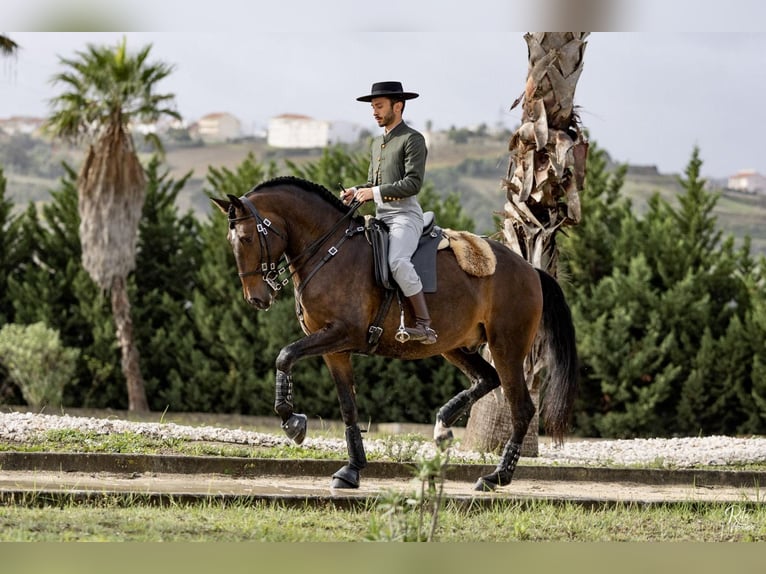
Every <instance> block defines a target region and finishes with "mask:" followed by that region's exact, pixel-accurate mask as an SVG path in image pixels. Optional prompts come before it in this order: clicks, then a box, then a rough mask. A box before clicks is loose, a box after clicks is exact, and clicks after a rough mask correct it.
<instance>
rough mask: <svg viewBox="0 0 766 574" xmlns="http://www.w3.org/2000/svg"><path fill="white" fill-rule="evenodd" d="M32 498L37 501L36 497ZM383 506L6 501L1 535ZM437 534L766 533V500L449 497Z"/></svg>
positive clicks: (209, 535) (757, 536) (293, 516)
mask: <svg viewBox="0 0 766 574" xmlns="http://www.w3.org/2000/svg"><path fill="white" fill-rule="evenodd" d="M30 502H32V501H30ZM383 518H384V517H383V509H382V508H381V507H380V506H378V505H375V504H373V505H370V506H368V507H365V508H356V509H351V510H344V509H339V508H335V507H332V506H328V507H326V508H316V507H313V506H308V505H307V506H306V507H305V508H297V509H296V508H288V507H286V506H282V505H280V504H278V503H277V504H270V503H265V502H255V503H252V504H248V503H243V502H236V503H233V504H232V503H229V504H227V503H222V502H210V503H202V504H172V503H171V504H170V505H169V506H166V507H156V506H144V505H142V504H140V501H138V500H137V501H136V504H128V505H126V504H125V503H124V502H119V501H116V500H113V501H110V500H107V501H102V502H100V503H89V504H79V503H76V502H74V501H72V502H65V503H62V504H57V505H56V504H54V505H34V504H11V505H6V506H0V541H2V542H11V541H28V542H43V541H47V542H52V541H57V542H66V541H113V542H118V541H132V542H160V541H175V542H192V541H205V542H245V541H253V542H255V541H261V542H342V541H345V542H352V541H365V540H378V539H379V538H377V536H376V528H377V526H376V525H377V524H379V523H380V521H381V520H382V519H383ZM433 539H434V541H437V542H466V541H471V542H511V541H578V542H606V541H633V542H648V541H665V542H670V541H673V542H675V541H695V542H724V541H729V542H747V541H759V542H763V541H766V507H765V506H757V507H752V506H745V505H737V504H733V505H732V504H729V505H724V504H720V505H719V504H715V505H704V506H701V505H694V504H681V505H664V506H650V507H642V506H641V505H636V504H619V505H617V506H613V507H601V508H587V507H583V506H580V505H577V504H571V503H565V504H552V503H547V502H517V501H504V502H501V503H498V504H494V505H493V506H492V507H491V508H482V507H476V508H470V507H468V508H466V507H465V506H464V505H461V504H457V503H452V502H448V503H447V504H446V506H445V507H444V509H443V510H442V511H441V512H440V514H439V525H438V527H437V528H436V531H435V533H434V538H433Z"/></svg>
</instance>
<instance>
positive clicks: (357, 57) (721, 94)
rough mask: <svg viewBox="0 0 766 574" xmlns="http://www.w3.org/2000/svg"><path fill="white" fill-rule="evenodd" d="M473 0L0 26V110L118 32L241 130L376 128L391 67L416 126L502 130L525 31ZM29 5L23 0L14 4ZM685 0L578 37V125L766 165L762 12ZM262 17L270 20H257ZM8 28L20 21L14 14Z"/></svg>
mask: <svg viewBox="0 0 766 574" xmlns="http://www.w3.org/2000/svg"><path fill="white" fill-rule="evenodd" d="M15 1H16V0H11V2H15ZM134 1H137V2H139V3H141V2H142V1H143V0H134ZM221 1H222V2H224V3H227V2H228V3H229V4H231V2H234V0H221ZM328 1H329V0H328ZM550 1H555V0H550ZM591 1H592V2H598V1H600V0H591ZM730 1H733V2H734V4H736V3H737V2H738V1H742V0H730ZM474 2H478V3H479V4H482V5H486V4H488V3H489V4H492V5H493V6H494V7H495V8H496V13H497V18H487V17H486V15H485V17H484V18H483V19H482V20H481V21H476V22H471V18H470V17H469V16H466V17H465V18H464V19H463V20H464V22H463V24H474V25H463V24H459V19H456V18H455V14H454V13H450V14H451V18H446V17H445V18H444V21H437V22H432V24H433V25H424V22H426V21H428V20H427V17H426V15H425V14H423V15H420V17H419V19H418V18H415V19H414V20H410V22H411V23H410V24H409V25H407V26H405V25H393V24H392V25H387V24H386V22H387V16H383V17H381V18H380V19H377V20H375V21H374V22H373V23H374V25H372V24H371V25H365V21H364V20H363V19H359V21H358V22H356V21H354V22H351V23H348V22H347V23H345V24H342V25H341V24H338V23H337V22H334V20H333V19H332V18H331V17H330V15H328V14H327V13H322V14H316V20H315V21H314V22H313V23H312V22H311V21H310V20H311V18H308V20H309V21H308V22H307V18H306V14H303V17H302V18H300V19H293V20H287V21H285V20H279V19H278V18H276V17H277V16H279V15H280V14H281V13H274V12H273V10H272V12H271V13H266V14H264V13H262V12H263V10H264V8H263V6H271V5H272V3H269V4H265V3H258V4H257V6H259V7H258V8H252V9H249V8H248V9H245V8H242V7H240V8H241V10H240V11H235V12H232V13H231V14H235V15H240V13H241V15H242V16H243V17H246V18H248V21H247V22H246V25H244V26H243V24H242V18H234V19H233V21H232V25H231V26H230V27H227V30H226V31H225V32H224V31H221V32H219V31H216V28H217V27H219V28H220V27H222V26H218V25H210V26H207V27H202V26H199V25H197V26H196V27H197V28H201V29H199V30H195V29H194V28H195V26H193V25H191V24H193V22H190V25H189V26H188V27H187V28H188V29H186V30H182V29H180V28H184V26H179V25H178V22H177V20H169V22H170V24H169V25H167V26H165V28H166V30H167V31H158V32H122V31H114V32H101V33H98V32H76V33H62V32H51V31H48V32H31V31H30V32H26V31H21V32H4V33H5V34H7V35H9V36H10V37H11V38H12V39H13V40H15V41H16V42H17V43H18V44H19V45H20V46H21V50H20V51H19V53H18V56H17V57H15V58H3V59H2V60H0V118H6V117H10V116H15V115H28V116H39V117H42V116H45V115H46V114H47V113H49V111H50V109H49V107H48V100H49V99H50V98H51V97H52V96H53V95H55V94H56V93H57V91H56V90H57V88H56V87H54V86H52V85H51V84H50V82H49V80H50V78H51V76H53V74H55V73H56V72H58V71H61V70H62V67H61V65H60V63H59V61H58V57H59V56H64V57H72V56H74V55H75V52H76V51H78V50H82V49H84V48H85V46H86V44H87V43H96V44H107V45H115V44H116V43H117V42H118V41H120V39H121V38H122V36H123V35H125V36H126V38H127V44H128V48H129V49H138V48H140V47H143V46H144V45H146V44H152V52H151V54H152V56H151V58H152V59H153V60H162V61H164V62H166V63H169V64H172V65H173V66H174V67H175V69H174V72H173V73H172V74H171V76H170V77H169V78H167V79H166V80H165V81H163V83H161V84H160V86H159V88H160V91H162V92H171V93H174V94H175V95H176V101H177V105H178V111H179V112H180V113H181V114H182V115H183V117H184V119H185V120H186V121H188V122H193V121H195V120H196V119H198V118H199V117H201V116H202V115H205V114H207V113H211V112H230V113H232V114H234V115H235V116H237V117H238V118H239V119H240V121H241V122H242V125H243V130H244V131H245V132H248V133H252V132H253V131H255V130H263V129H265V128H266V127H267V124H268V120H269V118H271V117H273V116H275V115H279V114H283V113H296V114H305V115H308V116H311V117H314V118H317V119H324V120H331V121H332V120H343V121H351V122H355V123H358V124H361V125H362V126H364V127H367V128H368V129H370V130H371V131H373V132H375V131H376V130H377V129H378V128H377V127H376V126H375V124H374V122H373V120H372V114H371V110H370V107H369V104H365V103H360V102H357V101H356V97H357V96H360V95H364V94H367V93H369V90H370V87H371V85H372V83H373V82H377V81H385V80H399V81H401V82H402V83H403V85H404V88H405V90H407V91H414V92H418V93H419V94H420V97H419V98H418V99H416V100H414V101H411V102H408V104H407V108H406V110H405V119H406V120H407V121H408V122H409V123H410V124H412V125H413V126H415V127H417V128H420V129H424V128H425V125H426V123H427V122H431V123H432V125H433V127H434V128H436V129H448V128H450V127H451V126H456V127H473V126H477V125H479V124H482V123H485V124H487V125H488V126H490V127H494V126H503V127H507V128H509V129H514V128H515V126H516V125H517V124H518V122H519V119H520V117H521V111H520V109H518V108H517V109H515V110H510V106H511V104H512V102H513V101H514V100H515V99H516V98H517V97H518V96H519V95H520V94H521V92H522V91H523V88H524V83H525V80H526V73H527V48H526V43H525V42H524V38H523V32H516V31H512V30H510V29H508V28H510V26H507V25H504V24H503V23H502V22H504V18H510V16H511V14H506V13H505V12H504V10H505V9H504V8H502V6H505V4H502V3H497V2H495V1H494V0H474ZM30 3H31V4H34V0H26V2H25V3H24V4H23V6H27V7H29V6H30ZM172 3H173V2H172V1H170V4H172ZM235 3H236V2H235ZM343 3H344V2H339V1H336V2H334V4H335V5H338V4H343ZM442 3H443V4H444V5H447V6H448V5H450V3H451V0H442ZM684 3H685V2H684V0H682V1H681V4H684ZM286 4H292V5H302V6H304V7H305V6H315V5H319V4H321V3H311V4H308V3H306V2H289V1H285V2H282V3H280V4H279V6H281V7H282V8H280V10H282V11H283V12H284V10H285V8H284V6H285V5H286ZM399 4H401V5H402V6H404V3H403V2H401V1H400V0H388V1H387V2H386V3H385V4H384V5H385V6H386V7H387V9H386V10H385V11H384V12H386V13H389V12H390V13H394V12H396V10H395V9H396V8H397V7H398V5H399ZM427 4H428V3H427V2H426V5H427ZM650 4H651V2H650ZM668 4H670V3H668ZM115 5H116V6H119V5H120V4H119V2H118V3H116V4H115ZM163 5H165V6H166V7H167V4H165V3H163ZM348 5H349V6H351V3H348ZM356 5H358V4H356ZM694 5H697V6H703V8H700V9H699V10H698V12H699V13H701V14H702V15H703V17H704V18H707V20H704V19H703V20H702V21H701V22H698V23H697V24H696V25H695V26H692V25H688V21H687V20H686V19H684V18H683V17H682V16H683V14H677V15H676V16H675V18H676V23H677V24H678V25H676V26H673V25H672V24H673V17H671V18H669V20H668V21H665V20H659V22H660V24H662V25H660V26H653V27H652V30H651V31H641V30H639V31H633V30H626V31H608V32H593V33H591V35H590V36H588V38H587V47H586V52H585V65H584V70H583V73H582V75H581V77H580V81H579V83H578V87H577V92H576V95H575V104H576V105H577V106H579V112H580V116H581V120H582V124H583V126H584V127H585V128H586V129H587V130H588V132H589V136H590V139H591V140H592V141H595V142H596V143H597V144H598V145H599V146H600V147H602V148H604V149H606V150H607V151H608V152H609V153H610V154H611V155H612V157H613V158H614V159H615V160H617V161H620V162H628V163H631V164H637V165H656V166H657V167H658V168H659V170H660V171H661V172H663V173H681V172H682V171H683V170H684V168H685V166H686V164H687V163H688V160H689V158H690V157H691V153H692V150H693V148H694V146H698V147H699V148H700V154H701V158H702V160H703V162H704V163H703V167H702V173H703V175H704V176H706V177H712V178H725V177H727V176H728V175H731V174H733V173H735V172H736V171H738V170H741V169H756V170H757V171H759V172H761V173H766V146H764V143H763V142H764V136H763V134H764V133H765V130H766V106H764V105H763V104H762V101H763V97H764V95H766V32H760V31H758V30H757V28H756V29H754V30H748V28H749V27H752V26H748V25H747V23H748V22H752V21H753V20H752V18H756V17H759V18H760V20H759V22H763V21H764V19H763V17H764V16H766V3H762V2H757V3H755V4H753V5H752V6H750V5H749V6H750V7H749V9H750V10H751V12H749V13H748V14H747V15H749V16H750V17H749V18H745V19H744V21H745V25H744V26H743V25H742V22H741V21H740V22H736V21H735V22H729V21H728V20H720V19H719V20H716V19H715V18H714V17H713V15H710V16H707V15H706V14H707V13H706V12H705V10H704V3H702V4H699V3H697V4H694ZM381 6H383V5H381ZM666 6H667V5H666ZM761 6H763V8H761ZM336 7H337V6H336ZM489 7H490V8H491V7H492V6H489ZM669 10H671V9H670V8H667V9H663V13H667V12H668V11H669ZM671 11H672V10H671ZM416 12H417V10H416ZM447 12H449V10H447ZM16 14H17V15H18V14H19V13H16ZM418 14H419V13H418ZM418 14H416V16H417V15H418ZM281 15H282V16H284V14H281ZM739 15H740V16H742V15H743V13H742V12H741V11H740V12H739ZM308 16H313V13H310V14H309V15H308ZM162 17H163V14H162V13H159V14H157V13H154V15H153V18H154V20H157V19H160V20H162ZM134 19H135V15H134ZM437 20H438V19H437ZM274 21H278V22H280V23H279V25H274V26H269V25H268V22H274ZM211 22H212V21H211ZM498 22H500V24H498ZM595 23H596V24H598V22H595ZM163 24H164V22H163ZM215 24H218V22H217V21H216V22H215ZM310 24H311V25H310ZM323 24H326V25H323ZM608 24H609V25H605V26H603V27H605V28H610V27H611V28H615V29H616V28H621V27H622V26H621V20H620V18H612V20H611V21H610V22H609V23H608ZM737 26H740V27H741V28H744V31H737V30H736V27H737ZM28 27H31V26H28ZM136 27H138V26H136ZM143 27H144V29H151V28H153V27H154V26H150V25H148V24H147V23H144V26H143ZM758 27H760V24H759V26H758ZM50 28H51V27H50V26H47V27H44V29H50ZM107 28H111V27H107ZM174 28H177V29H174ZM368 28H369V29H368ZM388 28H390V29H388ZM628 28H629V27H628ZM671 28H674V29H671ZM695 28H696V29H695ZM18 29H21V30H23V29H25V28H24V26H23V22H21V21H19V22H18ZM500 151H501V152H504V151H505V150H500Z"/></svg>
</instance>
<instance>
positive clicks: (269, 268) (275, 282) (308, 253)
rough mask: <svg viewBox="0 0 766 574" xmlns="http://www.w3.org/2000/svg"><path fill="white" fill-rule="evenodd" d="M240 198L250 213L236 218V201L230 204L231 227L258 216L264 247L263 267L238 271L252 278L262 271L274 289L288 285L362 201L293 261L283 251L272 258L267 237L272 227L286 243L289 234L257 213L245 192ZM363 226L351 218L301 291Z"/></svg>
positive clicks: (362, 229) (353, 203)
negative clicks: (344, 230) (290, 268)
mask: <svg viewBox="0 0 766 574" xmlns="http://www.w3.org/2000/svg"><path fill="white" fill-rule="evenodd" d="M239 201H240V202H241V203H242V204H243V205H244V206H245V207H247V210H248V211H249V212H250V213H249V214H248V215H245V216H242V217H236V208H235V206H234V204H233V203H232V204H231V205H230V206H229V229H234V228H235V227H236V226H237V222H239V221H245V220H247V219H255V223H256V230H257V232H258V244H259V246H260V249H261V265H260V269H257V270H252V271H245V272H243V273H239V277H240V278H243V277H250V276H252V275H258V274H259V273H260V275H261V277H262V278H263V280H264V281H265V282H266V284H267V285H268V286H269V287H271V289H272V290H274V291H280V290H281V289H282V288H283V287H284V286H285V285H287V284H288V282H289V281H290V278H291V277H292V276H293V275H295V273H297V272H298V270H299V269H300V267H302V266H303V265H304V264H305V263H306V262H308V261H309V260H310V259H311V257H312V256H313V255H315V254H316V253H317V252H318V251H319V249H320V248H321V247H322V245H323V244H324V243H326V242H327V240H328V239H330V237H332V235H333V234H334V233H335V232H336V231H337V230H338V229H339V228H340V227H341V225H342V224H343V222H344V221H345V220H346V219H351V218H352V216H353V215H354V213H356V210H357V209H358V208H359V206H360V205H361V203H359V202H357V201H354V202H352V203H351V205H350V208H349V210H348V212H346V214H344V215H343V217H341V218H340V219H339V220H338V221H337V222H336V223H335V225H333V226H332V228H331V229H330V230H329V231H328V232H327V233H325V234H324V235H322V236H321V237H319V238H318V239H316V240H315V241H314V242H312V243H311V244H310V245H309V246H308V247H306V249H304V250H303V252H302V253H300V254H299V255H298V256H296V257H295V258H294V259H292V260H290V259H289V258H288V257H287V255H286V254H283V255H282V256H281V257H280V258H279V259H277V260H276V261H272V260H271V251H270V250H269V242H268V240H267V237H268V235H269V230H271V231H272V232H273V233H274V234H275V235H276V236H277V237H280V238H281V239H283V240H284V241H285V242H287V234H286V233H280V232H279V230H277V229H276V228H275V227H273V226H272V224H271V221H269V219H268V218H265V217H262V216H261V214H260V213H258V210H257V209H256V207H255V205H254V204H253V202H252V201H250V199H248V197H247V196H246V195H243V196H241V197H240V198H239ZM363 232H364V227H355V226H354V225H353V220H351V223H350V225H349V227H348V229H347V230H346V233H345V234H344V235H343V237H341V239H340V241H338V243H336V244H335V245H332V246H331V247H330V248H329V249H328V250H327V255H325V257H324V258H323V259H322V260H321V261H320V262H319V264H318V265H317V266H316V267H315V268H314V269H313V270H312V271H311V273H309V275H308V277H307V278H306V279H305V281H303V283H302V284H301V288H300V289H299V291H300V290H302V288H303V287H305V285H306V284H307V283H308V282H309V280H310V279H311V278H312V277H313V276H314V274H315V273H316V272H317V271H319V268H320V267H322V265H324V264H325V263H326V262H327V261H329V260H330V259H331V258H332V257H334V256H335V255H336V254H337V253H338V249H339V248H340V246H341V244H342V243H343V242H344V241H345V240H346V239H348V238H349V237H351V236H353V235H356V234H357V233H363ZM282 259H284V260H285V264H286V265H284V266H280V265H279V264H280V262H281V261H282ZM301 259H304V261H303V262H302V263H301V265H295V263H296V262H297V261H299V260H301ZM290 264H292V265H293V271H292V273H288V274H287V276H286V277H284V278H282V279H280V277H281V276H282V275H284V274H285V273H287V266H288V265H290Z"/></svg>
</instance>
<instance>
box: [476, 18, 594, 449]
mask: <svg viewBox="0 0 766 574" xmlns="http://www.w3.org/2000/svg"><path fill="white" fill-rule="evenodd" d="M587 36H588V32H538V33H535V34H525V36H524V39H525V40H526V42H527V48H528V53H529V68H528V72H527V83H526V88H525V90H524V93H523V94H522V96H520V97H519V98H518V99H517V100H516V101H515V102H514V104H513V106H511V107H512V108H514V107H516V106H517V105H518V104H519V103H521V102H522V101H523V102H524V103H523V106H522V110H523V113H522V119H521V126H520V127H519V128H518V129H517V130H516V131H515V132H514V133H513V135H512V136H511V141H510V144H509V149H510V152H511V157H510V162H509V166H508V176H507V178H506V179H505V180H504V181H503V185H504V187H505V189H506V197H507V202H506V204H505V221H504V224H503V239H504V242H505V243H506V244H507V245H508V246H509V247H510V248H511V249H513V250H514V251H516V252H517V253H519V254H520V255H521V256H522V257H524V258H525V259H526V260H527V261H529V263H531V264H532V265H533V266H535V267H537V268H539V269H543V270H545V271H547V272H548V273H550V274H551V275H553V276H554V277H556V276H557V271H558V248H557V247H556V233H557V232H558V231H559V230H560V229H561V228H562V227H565V226H568V225H576V224H577V223H578V222H579V221H580V196H579V191H581V190H582V188H583V184H584V179H585V160H586V157H587V153H588V142H587V141H585V138H584V137H583V134H582V131H581V129H580V125H579V118H578V117H577V114H576V113H575V111H574V94H575V88H576V87H577V81H578V79H579V77H580V73H581V72H582V68H583V56H584V53H585V46H586V42H585V41H584V40H585V38H586V37H587ZM544 367H545V365H544V362H543V360H542V354H541V353H540V349H539V342H538V343H536V344H535V346H534V347H533V349H532V353H530V355H529V357H528V358H527V362H526V367H525V376H526V380H527V387H528V388H529V390H530V394H531V395H532V398H533V400H534V401H535V405H537V404H538V401H537V399H538V389H539V386H540V372H541V370H542V369H543V368H544ZM510 435H511V414H510V408H509V407H508V404H507V402H506V401H504V400H503V401H498V400H497V396H496V394H494V393H490V395H488V396H486V397H484V398H483V399H481V400H480V401H477V402H476V404H475V405H474V406H473V408H472V409H471V415H470V417H469V420H468V425H467V428H466V433H465V438H464V444H465V446H466V447H467V448H471V449H473V450H479V451H485V452H486V451H496V450H499V449H500V448H502V445H504V444H505V442H506V441H507V440H508V438H510ZM521 454H522V456H537V454H538V418H537V416H535V418H534V419H533V421H532V423H531V424H530V426H529V430H528V431H527V436H526V438H525V439H524V443H523V445H522V452H521Z"/></svg>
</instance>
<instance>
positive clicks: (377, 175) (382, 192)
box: [341, 82, 437, 345]
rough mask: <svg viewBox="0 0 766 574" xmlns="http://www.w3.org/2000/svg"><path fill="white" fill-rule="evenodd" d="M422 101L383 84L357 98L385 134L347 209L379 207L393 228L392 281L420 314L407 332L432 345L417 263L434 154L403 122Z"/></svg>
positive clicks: (348, 192)
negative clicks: (414, 102) (423, 197)
mask: <svg viewBox="0 0 766 574" xmlns="http://www.w3.org/2000/svg"><path fill="white" fill-rule="evenodd" d="M417 97H418V94H416V93H414V92H405V91H403V89H402V84H401V83H400V82H377V83H375V84H373V85H372V90H371V92H370V94H368V95H366V96H360V97H358V98H357V100H358V101H360V102H370V104H371V105H372V114H373V117H374V118H375V121H376V122H377V123H378V125H379V126H380V127H382V128H383V134H382V135H380V136H378V137H377V138H375V139H374V140H373V142H372V147H371V153H370V168H369V172H368V174H367V183H365V184H362V185H359V186H356V187H352V188H350V189H344V190H343V191H342V192H341V199H342V200H343V202H344V203H346V204H349V203H351V201H352V200H356V201H359V202H365V201H371V200H372V201H375V206H376V210H375V211H376V217H377V218H378V219H380V220H382V221H383V222H385V223H386V225H388V228H389V236H388V237H389V239H388V263H389V266H390V268H391V275H392V276H393V278H394V280H395V281H396V283H397V285H398V286H399V289H401V291H402V294H403V295H404V296H405V297H407V299H408V300H409V301H410V304H411V305H412V308H413V310H414V311H415V327H414V328H407V329H406V331H407V334H408V335H409V340H412V341H420V342H421V343H423V344H424V345H431V344H433V343H435V342H436V341H437V334H436V331H434V330H433V329H432V328H431V317H430V315H429V313H428V306H427V305H426V298H425V295H424V293H423V285H422V282H421V280H420V277H419V276H418V274H417V271H416V270H415V267H414V265H413V264H412V261H411V259H412V255H413V253H415V250H416V249H417V247H418V240H419V239H420V236H421V234H422V232H423V210H422V209H421V207H420V203H418V200H417V197H416V196H417V194H418V192H419V191H420V189H421V187H422V185H423V176H424V174H425V168H426V156H427V155H428V151H427V149H426V142H425V138H423V135H422V134H421V133H420V132H418V131H416V130H414V129H412V128H411V127H410V126H408V125H407V124H406V123H404V121H403V120H402V113H403V112H404V105H405V101H406V100H411V99H414V98H417Z"/></svg>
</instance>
